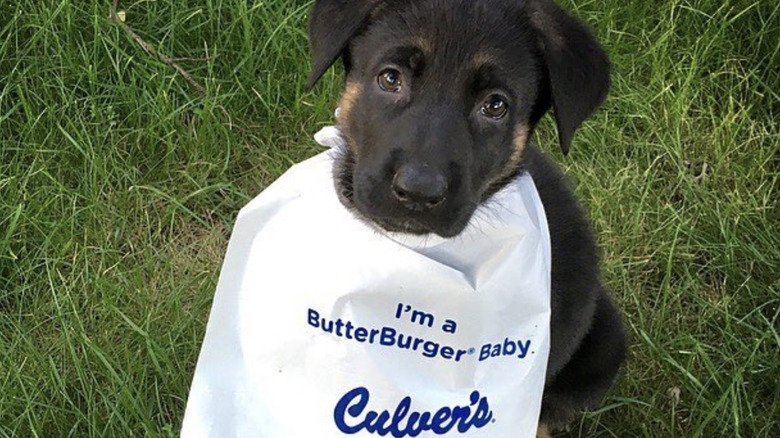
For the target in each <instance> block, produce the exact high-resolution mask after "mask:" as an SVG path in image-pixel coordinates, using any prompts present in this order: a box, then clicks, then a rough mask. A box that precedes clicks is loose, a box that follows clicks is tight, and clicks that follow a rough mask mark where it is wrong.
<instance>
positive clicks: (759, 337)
mask: <svg viewBox="0 0 780 438" xmlns="http://www.w3.org/2000/svg"><path fill="white" fill-rule="evenodd" d="M518 1H519V0H518ZM564 4H565V5H566V6H567V7H568V8H569V9H570V10H572V11H573V12H574V14H575V15H577V16H579V17H581V18H583V19H584V20H586V21H587V22H588V23H589V24H590V25H591V26H592V27H593V29H594V31H595V33H596V34H597V35H598V37H599V38H600V40H601V41H602V42H603V44H604V46H605V48H606V49H607V51H608V53H609V54H610V56H611V60H612V63H613V66H614V71H613V88H612V92H611V94H610V97H609V98H608V100H607V102H606V103H605V105H604V107H603V108H602V110H600V111H599V112H598V113H597V114H596V115H595V116H594V117H593V118H592V119H590V121H588V122H587V123H586V124H585V125H584V127H583V129H581V130H580V131H579V133H578V135H577V136H576V138H575V141H574V145H573V150H572V153H570V154H569V155H568V156H566V157H564V156H562V154H561V153H560V152H559V151H558V150H557V143H556V139H555V130H554V129H553V123H552V121H551V120H550V118H549V117H547V118H545V120H544V122H543V123H542V126H541V127H540V129H539V130H538V132H537V134H536V138H535V141H536V142H537V143H539V144H540V145H541V146H542V148H543V149H544V150H546V151H548V152H549V154H550V155H552V156H553V157H554V158H555V159H556V161H558V162H559V163H560V164H561V166H563V168H564V169H565V170H566V172H567V173H568V174H569V175H570V177H571V181H572V183H573V184H574V185H575V187H576V191H577V193H578V195H579V196H580V198H581V199H582V202H583V203H584V205H585V206H586V208H587V210H588V211H589V213H590V216H591V218H592V220H593V223H594V226H595V229H596V231H597V233H598V238H599V242H600V244H601V247H602V252H603V265H604V269H603V277H604V280H605V283H606V284H607V285H608V286H609V287H610V289H611V290H613V291H614V294H615V296H616V298H617V301H618V303H619V305H620V307H621V309H622V311H623V313H624V316H625V321H626V324H627V327H628V333H629V336H630V349H629V358H628V362H627V365H626V366H625V368H624V369H623V372H622V374H621V377H620V381H619V383H618V384H617V385H616V386H615V388H614V389H613V390H612V391H611V392H610V394H609V397H608V398H607V400H605V402H604V404H603V406H602V408H601V409H600V410H598V411H597V412H594V413H590V414H586V415H584V416H583V417H582V419H581V421H579V422H578V423H576V424H574V425H573V427H572V429H571V431H569V432H568V433H565V434H560V435H559V436H568V437H578V436H583V437H584V436H588V437H629V438H631V437H685V438H698V437H707V438H709V437H745V438H753V437H756V438H760V437H766V438H769V437H780V333H779V332H780V328H779V327H780V321H779V319H780V318H779V315H780V229H778V224H779V223H780V202H778V188H780V187H779V185H780V182H779V181H778V180H779V179H780V127H779V126H778V120H780V95H779V93H780V2H776V1H772V0H732V1H729V0H726V1H722V0H658V1H631V2H627V1H621V0H601V1H596V0H579V1H576V0H567V1H565V2H564ZM310 6H311V2H310V1H299V0H289V1H283V0H274V1H265V2H260V1H247V0H201V1H193V0H187V1H174V0H139V1H135V2H129V1H120V2H119V9H120V10H121V11H123V12H124V17H125V20H126V21H125V24H127V25H128V26H130V27H131V28H132V29H133V30H134V31H135V32H137V34H138V35H139V36H140V37H141V38H142V39H143V40H145V41H146V42H148V43H149V44H150V46H151V47H152V48H153V49H154V51H156V52H158V53H157V54H152V53H148V52H147V51H145V50H144V49H143V48H142V47H141V45H140V44H139V43H138V42H137V41H136V40H134V39H133V38H132V37H130V36H129V34H128V33H127V32H126V31H125V30H124V29H123V28H121V27H119V26H117V25H116V24H115V23H114V22H112V20H111V19H110V18H109V12H110V10H111V2H110V1H108V0H3V1H2V2H0V437H25V438H26V437H47V438H48V437H129V436H150V437H157V436H162V437H164V436H176V435H177V433H178V430H179V428H180V424H181V419H182V414H183V409H184V406H185V401H186V397H187V391H188V388H189V384H190V381H191V378H192V373H193V369H194V366H195V361H196V359H197V355H198V349H199V346H200V342H201V340H202V337H203V335H204V330H205V325H206V321H207V318H208V313H209V306H210V303H211V299H212V295H213V292H214V288H215V285H216V280H217V276H218V274H219V269H220V264H221V259H222V256H223V254H224V251H225V248H226V244H227V241H228V238H229V235H230V230H231V227H232V224H233V222H234V220H235V217H236V213H237V212H238V210H239V208H240V207H241V206H242V205H243V204H245V203H246V202H247V201H248V200H249V199H251V198H252V197H254V196H255V195H256V194H257V193H259V191H261V190H262V189H263V187H265V186H266V185H267V184H268V183H269V182H270V181H272V180H273V179H275V178H276V177H278V176H279V175H280V174H281V173H282V172H283V171H284V170H285V169H286V168H287V167H289V166H290V165H291V164H292V163H294V162H296V161H299V160H302V159H304V158H306V157H308V156H311V155H313V154H315V153H317V152H318V151H319V150H320V149H319V147H318V146H317V145H316V144H315V143H314V142H313V141H312V140H311V135H312V134H313V133H314V132H315V131H316V130H317V129H318V128H319V127H321V126H323V125H325V124H329V123H331V121H332V111H333V109H334V105H335V102H336V101H337V97H338V92H339V89H340V86H341V81H342V77H341V72H340V71H339V69H336V70H335V71H334V72H331V73H328V75H327V76H326V78H325V79H326V80H324V81H323V82H322V83H321V84H320V85H318V86H317V87H316V89H315V90H314V92H313V93H311V94H305V93H304V92H303V84H304V81H305V77H306V73H307V69H308V65H309V61H308V52H307V41H306V33H305V23H306V17H307V14H308V11H309V9H310ZM160 56H168V57H171V58H182V59H179V60H177V61H176V62H177V63H178V64H179V65H180V66H181V67H182V68H183V69H184V70H185V71H187V72H188V73H189V75H190V76H191V77H192V79H193V81H197V82H198V83H200V84H202V85H203V86H204V87H205V89H206V90H207V93H208V95H207V96H206V95H204V94H202V93H201V92H200V91H198V90H197V89H196V88H195V87H194V86H192V85H191V84H190V83H188V82H187V81H186V80H184V79H183V78H182V77H181V76H180V75H179V74H177V72H176V71H175V70H174V69H173V68H172V66H171V65H169V64H167V63H165V62H163V61H161V58H160Z"/></svg>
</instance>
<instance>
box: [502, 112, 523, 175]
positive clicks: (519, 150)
mask: <svg viewBox="0 0 780 438" xmlns="http://www.w3.org/2000/svg"><path fill="white" fill-rule="evenodd" d="M528 131H529V130H528V127H527V126H525V125H524V124H518V125H517V126H515V134H514V139H513V140H512V155H510V156H509V162H508V163H506V166H504V171H503V172H501V178H502V179H503V178H506V177H508V176H509V175H511V174H512V172H514V171H515V170H516V169H517V166H519V165H520V160H522V159H523V152H524V151H525V146H526V145H527V144H528Z"/></svg>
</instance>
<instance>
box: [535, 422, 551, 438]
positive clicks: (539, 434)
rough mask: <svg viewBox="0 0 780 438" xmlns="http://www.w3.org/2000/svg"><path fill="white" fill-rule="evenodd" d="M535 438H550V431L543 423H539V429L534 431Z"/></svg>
mask: <svg viewBox="0 0 780 438" xmlns="http://www.w3.org/2000/svg"><path fill="white" fill-rule="evenodd" d="M536 438H552V435H550V429H549V428H548V427H547V425H546V424H544V423H539V428H538V429H536Z"/></svg>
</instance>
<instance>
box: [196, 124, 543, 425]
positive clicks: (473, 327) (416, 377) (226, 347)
mask: <svg viewBox="0 0 780 438" xmlns="http://www.w3.org/2000/svg"><path fill="white" fill-rule="evenodd" d="M318 137H319V138H318V141H320V143H323V144H328V145H330V146H338V144H339V139H338V131H337V130H331V131H330V132H328V131H327V130H326V131H321V132H320V133H318ZM332 161H333V156H332V151H328V152H324V153H322V154H320V155H318V156H316V157H314V158H311V159H309V160H307V161H305V162H303V163H300V164H297V165H295V166H293V167H292V168H291V169H290V170H289V171H288V172H287V173H285V174H284V175H283V176H282V177H281V178H279V179H278V180H277V181H276V182H274V183H273V184H272V185H271V186H270V187H268V189H266V190H265V191H264V192H263V193H261V194H260V195H259V196H257V197H256V198H255V199H254V200H252V201H251V202H250V203H249V204H248V205H247V206H245V207H244V208H243V209H242V210H241V212H240V213H239V216H238V220H237V222H236V225H235V228H234V230H233V235H232V237H231V239H230V244H229V246H228V251H227V255H226V257H225V261H224V264H223V266H222V272H221V275H220V279H219V284H218V287H217V291H216V296H215V298H214V304H213V308H212V311H211V315H210V318H209V322H208V326H207V331H206V337H205V339H204V342H203V346H202V350H201V353H200V357H199V360H198V364H197V368H196V371H195V377H194V380H193V383H192V388H191V392H190V395H189V399H188V402H187V408H186V412H185V418H184V424H183V429H182V433H181V436H182V437H186V438H196V437H213V438H229V437H255V438H331V437H332V438H337V437H345V436H356V437H376V436H390V437H407V436H408V437H413V436H420V437H434V436H446V437H456V436H458V437H459V436H465V437H490V438H523V437H534V436H535V433H536V426H537V421H538V417H539V410H540V406H541V397H542V390H543V387H544V376H545V369H546V364H547V356H548V353H549V317H550V248H549V232H548V230H547V222H546V219H545V216H544V209H543V207H542V204H541V202H540V200H539V196H538V194H537V192H536V188H535V187H534V184H533V181H532V179H531V177H530V176H528V175H525V176H522V177H520V178H518V179H517V180H516V181H514V182H513V183H512V184H510V185H509V186H508V187H506V188H505V189H504V190H502V191H501V192H499V193H498V194H496V196H495V197H494V198H493V199H492V200H491V202H490V203H489V204H488V205H487V206H483V207H480V209H479V210H478V211H477V212H476V213H475V215H474V219H472V222H471V223H470V224H469V225H468V227H467V228H466V230H465V231H464V232H463V233H462V234H460V235H459V236H457V237H455V238H452V239H444V238H441V237H438V236H425V237H419V236H411V235H402V234H395V233H392V234H390V233H386V232H381V231H378V230H377V229H375V228H373V227H371V226H369V225H366V224H365V223H363V222H361V221H360V220H358V219H356V218H354V217H353V215H352V214H351V213H349V212H348V211H347V210H346V209H345V208H344V207H343V206H342V205H341V203H340V202H339V200H338V198H337V195H336V192H335V188H334V186H333V179H332V173H331V168H332Z"/></svg>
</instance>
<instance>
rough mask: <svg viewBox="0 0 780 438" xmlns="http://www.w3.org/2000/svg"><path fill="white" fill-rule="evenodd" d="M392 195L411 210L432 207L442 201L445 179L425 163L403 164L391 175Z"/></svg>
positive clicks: (445, 188)
mask: <svg viewBox="0 0 780 438" xmlns="http://www.w3.org/2000/svg"><path fill="white" fill-rule="evenodd" d="M392 191H393V196H394V197H395V199H397V200H398V202H400V203H401V204H402V205H403V206H404V207H406V208H408V209H409V210H413V211H426V210H430V209H433V208H434V207H436V206H438V205H440V204H441V203H442V202H444V199H445V198H446V195H447V179H446V178H445V177H444V175H442V174H441V173H440V172H438V171H437V170H435V169H433V168H431V167H430V166H428V165H426V164H422V165H413V164H404V165H402V166H401V167H400V168H399V169H398V171H397V172H396V173H395V176H394V177H393V184H392Z"/></svg>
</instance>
